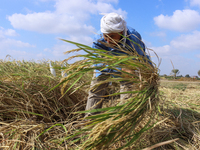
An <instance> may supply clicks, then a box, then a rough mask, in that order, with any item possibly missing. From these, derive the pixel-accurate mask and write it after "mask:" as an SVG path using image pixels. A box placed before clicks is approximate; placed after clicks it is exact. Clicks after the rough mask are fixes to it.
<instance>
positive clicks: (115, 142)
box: [61, 40, 159, 150]
mask: <svg viewBox="0 0 200 150" xmlns="http://www.w3.org/2000/svg"><path fill="white" fill-rule="evenodd" d="M63 41H65V42H69V43H72V44H75V45H76V46H78V47H79V48H78V49H75V50H72V51H70V52H73V51H80V50H83V51H85V52H86V54H83V55H76V56H73V57H70V58H68V59H67V60H65V61H68V60H70V59H72V58H75V57H83V58H84V59H83V60H81V61H79V62H75V63H74V64H72V65H71V66H70V67H69V68H68V69H67V70H65V71H66V72H67V74H68V76H67V77H66V78H64V79H63V80H62V81H61V84H63V90H62V91H63V93H65V92H66V91H65V90H64V88H66V86H67V85H68V84H69V82H70V81H71V80H72V79H73V80H74V81H75V82H74V84H75V83H77V82H78V81H79V80H81V78H83V76H84V75H85V74H87V73H91V72H94V71H95V70H104V69H107V68H108V69H112V70H114V71H113V72H110V75H111V76H110V77H109V78H108V79H106V80H105V81H102V82H100V83H98V84H97V85H96V86H98V85H100V84H102V83H105V82H112V83H119V82H121V81H126V82H129V83H132V84H134V88H133V89H132V90H131V91H127V92H123V93H119V92H117V93H114V94H110V95H105V97H109V96H115V95H122V94H127V93H130V94H131V95H132V96H131V97H130V98H129V99H127V100H125V101H124V102H123V103H118V104H117V105H115V106H113V107H107V108H102V109H93V110H88V111H82V112H79V113H94V112H95V113H96V112H98V113H99V114H97V115H92V116H88V117H87V118H85V119H86V120H85V123H84V124H83V126H82V128H81V129H80V130H74V131H73V132H72V134H69V136H67V137H66V140H71V141H72V142H69V143H68V145H70V146H72V145H73V142H77V141H80V143H81V144H80V146H79V148H80V149H98V150H99V149H110V148H118V149H122V148H128V147H130V146H131V145H133V144H134V143H135V142H136V141H137V140H138V139H139V137H140V136H141V135H142V133H144V132H145V131H147V130H148V129H150V128H151V125H152V123H151V120H152V118H154V113H155V112H156V111H155V110H157V109H156V107H157V104H158V101H159V93H158V85H159V83H158V81H159V77H158V73H157V72H158V68H157V67H156V65H155V64H154V63H153V62H152V61H151V60H149V59H148V58H147V56H146V54H144V56H141V55H139V54H138V53H137V51H136V50H135V49H133V48H130V47H128V49H127V48H126V49H125V48H124V47H120V46H119V45H118V49H119V50H121V51H123V52H125V53H126V54H124V55H120V56H118V55H115V54H113V53H111V52H108V51H106V50H101V49H94V48H91V47H89V46H86V45H83V44H79V43H75V42H71V41H67V40H63ZM105 44H106V43H105ZM136 44H137V43H136ZM68 53H69V52H68ZM98 64H103V65H101V66H99V65H98ZM119 68H124V69H119ZM127 70H128V71H127ZM130 71H132V72H130ZM113 76H115V78H113ZM89 83H90V81H88V83H84V84H81V85H80V86H79V87H77V88H76V89H79V88H83V87H84V86H85V85H86V84H89ZM72 86H73V84H72V85H71V87H72ZM69 89H70V88H69ZM69 89H68V90H69ZM68 90H67V91H68ZM74 139H75V140H74Z"/></svg>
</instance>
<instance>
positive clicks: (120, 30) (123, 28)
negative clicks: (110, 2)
mask: <svg viewBox="0 0 200 150" xmlns="http://www.w3.org/2000/svg"><path fill="white" fill-rule="evenodd" d="M100 27H101V30H100V31H101V32H100V34H98V35H96V37H95V41H94V42H93V46H92V47H93V48H96V49H103V50H107V51H111V52H114V53H115V54H117V55H120V54H121V55H122V54H123V52H122V51H119V50H116V49H114V48H113V47H114V46H111V47H109V46H107V45H105V44H103V43H108V44H110V45H115V42H116V43H118V44H119V45H121V46H125V45H128V46H130V47H133V46H134V48H135V50H136V51H137V53H138V54H139V55H142V56H144V52H145V45H144V43H143V42H142V41H141V36H140V34H139V33H138V32H137V31H136V30H135V29H133V28H130V27H127V25H126V21H125V20H124V19H123V17H122V16H121V15H119V14H116V13H109V14H106V15H104V16H103V17H102V19H101V25H100ZM121 35H123V36H124V37H128V39H126V38H124V37H123V36H121ZM129 39H130V40H129ZM131 40H132V41H134V42H136V43H138V44H139V45H140V46H141V48H142V49H143V51H142V50H141V48H140V47H139V46H138V45H137V44H134V43H133V42H131ZM122 69H123V68H122ZM124 71H127V70H125V69H124ZM110 72H112V70H111V69H105V70H103V71H101V72H100V71H98V70H96V71H95V73H94V75H93V80H92V82H91V89H90V91H89V96H88V99H87V104H86V110H90V109H98V108H101V107H102V98H103V96H105V94H106V90H107V87H108V85H109V83H102V84H100V85H98V86H97V87H96V86H95V88H92V87H94V85H95V84H96V83H98V82H100V81H103V80H106V79H107V78H108V77H109V76H110V74H109V73H110ZM127 72H128V71H127ZM132 85H133V83H132V84H130V82H129V83H128V82H126V81H121V82H120V93H121V92H125V91H129V90H130V89H131V88H132ZM129 96H130V94H121V95H120V99H121V100H124V99H127V98H129ZM92 114H93V113H92ZM87 115H90V114H87Z"/></svg>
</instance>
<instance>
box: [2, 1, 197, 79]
mask: <svg viewBox="0 0 200 150" xmlns="http://www.w3.org/2000/svg"><path fill="white" fill-rule="evenodd" d="M108 12H117V13H119V14H121V15H123V16H124V18H125V19H126V22H127V25H128V26H131V27H132V28H134V29H136V30H137V31H138V32H139V33H140V34H141V36H142V39H143V41H144V42H145V44H146V46H147V47H148V48H149V49H153V50H154V51H155V52H156V53H157V55H158V56H159V57H160V59H161V64H160V66H159V68H160V74H167V75H169V74H170V72H171V70H172V69H173V67H172V64H171V61H172V62H173V64H174V67H175V68H176V69H179V70H180V75H184V76H185V75H186V74H189V75H191V76H192V75H197V72H198V70H200V51H199V49H200V0H140V1H139V0H6V1H1V2H0V53H1V55H0V59H5V57H6V55H8V54H9V55H10V56H12V58H13V59H16V60H22V59H24V60H43V59H45V60H49V59H50V60H64V59H66V58H68V57H69V56H68V55H64V54H63V52H66V51H68V50H71V49H73V48H75V46H74V45H71V44H67V43H65V42H63V41H61V40H59V38H64V39H67V40H72V41H76V42H80V43H83V44H87V45H90V44H91V43H92V41H93V36H94V33H95V32H97V31H98V30H99V24H100V19H101V17H102V16H101V15H100V13H108ZM150 54H151V56H152V60H153V61H154V62H155V63H156V64H157V65H158V60H157V58H156V57H155V55H154V54H153V53H152V52H151V53H150ZM170 60H171V61H170Z"/></svg>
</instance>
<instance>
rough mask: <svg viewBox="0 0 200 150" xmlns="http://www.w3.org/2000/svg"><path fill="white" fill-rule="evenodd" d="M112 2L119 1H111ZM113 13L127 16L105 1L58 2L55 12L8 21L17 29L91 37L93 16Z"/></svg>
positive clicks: (14, 16) (27, 15) (14, 15)
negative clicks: (90, 20)
mask: <svg viewBox="0 0 200 150" xmlns="http://www.w3.org/2000/svg"><path fill="white" fill-rule="evenodd" d="M110 2H117V1H116V0H110ZM111 11H114V12H118V13H120V14H122V15H124V16H126V14H127V13H126V12H125V11H122V10H121V9H118V10H116V9H114V8H113V6H112V5H111V4H109V3H107V2H103V1H96V2H95V1H90V0H76V1H74V0H67V1H66V0H56V3H55V11H54V12H50V11H47V12H38V13H36V12H35V13H30V14H26V15H24V14H13V15H11V16H9V17H8V20H9V21H10V22H11V24H12V26H13V27H14V28H17V29H24V30H29V31H36V32H40V33H63V34H66V35H74V36H78V35H89V34H91V33H92V32H94V30H95V29H94V27H93V26H91V25H89V24H87V21H88V20H89V19H90V15H91V14H98V13H100V12H111Z"/></svg>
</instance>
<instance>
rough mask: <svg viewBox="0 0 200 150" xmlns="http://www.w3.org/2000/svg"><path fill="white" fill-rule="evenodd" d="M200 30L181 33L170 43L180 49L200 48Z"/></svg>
mask: <svg viewBox="0 0 200 150" xmlns="http://www.w3.org/2000/svg"><path fill="white" fill-rule="evenodd" d="M199 41H200V31H194V32H192V34H187V35H181V36H179V37H177V38H175V39H174V40H172V41H171V43H170V45H171V46H172V47H174V48H175V49H179V50H180V51H192V50H198V49H199V48H200V42H199Z"/></svg>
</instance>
